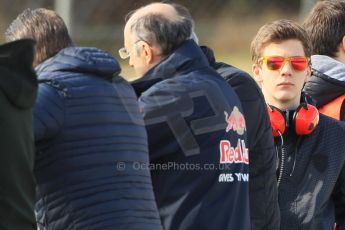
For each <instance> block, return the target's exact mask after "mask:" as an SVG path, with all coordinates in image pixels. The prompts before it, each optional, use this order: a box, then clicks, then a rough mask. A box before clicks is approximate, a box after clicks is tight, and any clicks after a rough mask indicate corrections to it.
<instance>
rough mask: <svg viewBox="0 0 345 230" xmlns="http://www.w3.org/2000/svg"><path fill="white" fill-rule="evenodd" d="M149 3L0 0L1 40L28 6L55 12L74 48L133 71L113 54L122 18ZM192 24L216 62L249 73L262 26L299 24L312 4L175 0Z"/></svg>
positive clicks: (126, 71)
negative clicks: (98, 51) (100, 52)
mask: <svg viewBox="0 0 345 230" xmlns="http://www.w3.org/2000/svg"><path fill="white" fill-rule="evenodd" d="M150 2H154V1H149V0H0V5H1V7H0V33H1V36H0V41H1V43H3V42H4V32H5V30H6V28H7V27H8V26H9V24H10V23H11V21H13V20H14V19H15V18H16V17H17V15H18V14H19V13H21V12H22V11H23V10H24V9H26V8H31V9H35V8H39V7H44V8H48V9H52V10H56V11H57V12H58V13H59V14H60V15H61V16H62V17H63V18H64V20H65V22H66V24H67V25H68V27H69V29H70V33H71V36H72V38H73V40H74V42H75V44H76V45H79V46H96V47H98V48H102V49H104V50H106V51H108V52H111V53H112V54H113V55H114V56H115V57H116V58H117V59H118V60H119V61H120V63H121V66H122V69H123V71H122V74H123V75H125V76H127V77H131V76H134V72H133V71H132V69H131V68H129V67H128V63H127V62H126V61H122V60H120V58H119V56H118V53H117V50H118V49H119V48H121V47H122V46H123V31H122V30H123V27H124V22H125V16H126V15H127V13H128V12H130V11H131V10H134V9H136V8H138V7H140V6H143V5H145V4H148V3H150ZM171 2H176V3H180V4H182V5H184V6H186V7H187V8H188V9H189V10H190V12H191V14H192V16H193V18H194V20H195V30H196V32H197V35H198V37H199V43H200V44H201V45H207V46H209V47H212V48H213V49H214V51H215V55H216V58H217V59H218V60H219V61H223V62H227V63H230V64H232V65H234V66H237V67H239V68H241V69H243V70H245V71H247V72H249V73H250V74H251V59H250V54H249V46H250V42H251V39H252V38H253V36H254V35H255V33H256V32H257V30H258V29H259V28H260V26H262V25H263V24H264V23H266V22H269V21H272V20H275V19H281V18H286V19H292V20H296V21H297V22H302V21H303V19H304V17H305V15H306V13H307V12H308V11H309V10H310V8H311V7H312V6H313V4H315V2H316V0H276V1H272V0H185V1H183V0H176V1H171Z"/></svg>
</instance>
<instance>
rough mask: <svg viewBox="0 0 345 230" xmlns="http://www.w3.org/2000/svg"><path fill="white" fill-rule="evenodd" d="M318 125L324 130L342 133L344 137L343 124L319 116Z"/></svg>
mask: <svg viewBox="0 0 345 230" xmlns="http://www.w3.org/2000/svg"><path fill="white" fill-rule="evenodd" d="M319 124H320V125H322V127H324V129H328V130H332V131H337V132H342V133H344V135H345V122H344V121H339V120H336V119H334V118H331V117H328V116H326V115H323V114H320V120H319Z"/></svg>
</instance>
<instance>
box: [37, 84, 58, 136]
mask: <svg viewBox="0 0 345 230" xmlns="http://www.w3.org/2000/svg"><path fill="white" fill-rule="evenodd" d="M33 115H34V134H35V142H37V141H42V140H46V139H49V138H51V137H53V136H54V135H56V134H57V133H58V131H59V129H60V127H61V126H62V124H63V120H64V106H63V99H62V95H60V93H59V91H58V90H57V89H55V88H53V87H51V86H50V85H48V84H46V83H40V84H39V88H38V95H37V99H36V102H35V105H34V107H33Z"/></svg>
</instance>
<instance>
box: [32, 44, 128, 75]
mask: <svg viewBox="0 0 345 230" xmlns="http://www.w3.org/2000/svg"><path fill="white" fill-rule="evenodd" d="M36 71H37V74H38V79H39V80H49V79H51V78H53V77H54V76H55V75H54V74H51V73H52V72H77V73H84V74H87V73H89V74H93V75H96V76H99V77H102V78H105V79H112V78H113V76H115V75H118V74H119V73H120V72H121V68H120V65H119V63H118V62H117V61H116V60H115V58H114V57H113V56H112V55H111V54H109V53H107V52H105V51H103V50H100V49H97V48H89V47H68V48H65V49H62V50H61V51H60V52H59V53H57V54H56V55H55V56H53V57H51V58H49V59H47V60H45V61H44V62H42V63H41V64H40V65H38V66H37V67H36Z"/></svg>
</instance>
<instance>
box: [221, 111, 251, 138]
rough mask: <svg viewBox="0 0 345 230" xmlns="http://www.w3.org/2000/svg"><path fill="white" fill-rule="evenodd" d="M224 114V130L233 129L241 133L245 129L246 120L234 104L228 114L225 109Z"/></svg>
mask: <svg viewBox="0 0 345 230" xmlns="http://www.w3.org/2000/svg"><path fill="white" fill-rule="evenodd" d="M224 114H225V121H226V123H227V124H228V125H227V127H226V129H225V131H226V132H229V131H230V130H233V131H235V132H236V133H237V134H238V135H243V134H244V131H245V130H246V120H245V119H244V116H243V114H242V113H241V112H240V111H239V110H238V108H237V107H236V106H235V107H234V109H233V110H232V112H231V114H230V116H229V114H228V113H227V112H226V111H224Z"/></svg>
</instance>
